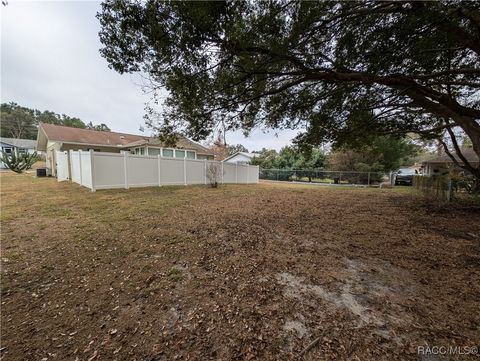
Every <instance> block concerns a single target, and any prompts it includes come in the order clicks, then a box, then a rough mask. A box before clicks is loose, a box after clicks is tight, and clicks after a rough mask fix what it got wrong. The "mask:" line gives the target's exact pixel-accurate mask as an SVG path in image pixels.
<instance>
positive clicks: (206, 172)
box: [205, 158, 207, 185]
mask: <svg viewBox="0 0 480 361" xmlns="http://www.w3.org/2000/svg"><path fill="white" fill-rule="evenodd" d="M205 185H207V158H205Z"/></svg>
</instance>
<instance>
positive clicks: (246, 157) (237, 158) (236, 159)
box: [224, 152, 258, 164]
mask: <svg viewBox="0 0 480 361" xmlns="http://www.w3.org/2000/svg"><path fill="white" fill-rule="evenodd" d="M257 156H258V154H257V153H247V152H237V153H235V154H233V155H231V156H230V157H228V158H227V159H225V160H224V162H226V163H238V164H249V163H250V162H251V161H252V159H253V158H255V157H257Z"/></svg>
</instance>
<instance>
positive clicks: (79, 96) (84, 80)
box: [0, 0, 296, 151]
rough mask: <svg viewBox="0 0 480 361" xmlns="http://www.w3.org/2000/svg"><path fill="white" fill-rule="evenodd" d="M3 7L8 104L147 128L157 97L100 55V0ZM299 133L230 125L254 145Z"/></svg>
mask: <svg viewBox="0 0 480 361" xmlns="http://www.w3.org/2000/svg"><path fill="white" fill-rule="evenodd" d="M0 8H1V9H0V11H1V31H2V34H1V101H2V103H3V102H11V101H13V102H16V103H18V104H20V105H24V106H26V107H30V108H35V109H39V110H47V109H48V110H51V111H54V112H56V113H63V114H67V115H69V116H74V117H78V118H80V119H82V120H83V121H84V122H90V121H92V122H93V123H94V124H99V123H105V124H107V125H108V126H109V127H110V128H111V129H112V130H113V131H118V132H126V133H136V134H139V128H140V126H141V125H143V118H142V117H143V114H144V105H145V102H146V101H148V99H149V98H148V96H147V95H145V94H143V92H142V89H141V85H140V84H141V80H140V78H139V77H138V76H136V75H120V74H118V73H116V72H115V71H114V70H111V69H109V68H108V66H107V62H106V61H105V60H104V59H103V58H102V57H101V56H100V53H99V51H98V50H99V49H100V47H101V44H100V41H99V38H98V31H99V29H100V25H99V22H98V20H97V19H96V17H95V14H96V13H97V11H98V10H99V9H100V2H96V1H78V2H73V1H51V2H46V1H36V2H19V1H15V0H10V1H9V4H8V5H7V6H0ZM146 132H148V131H146ZM295 134H296V132H293V131H280V132H278V134H277V133H275V132H270V133H263V132H262V131H261V130H256V131H254V132H253V133H252V134H251V135H250V137H249V138H244V137H243V135H242V134H241V133H240V132H235V133H233V132H230V133H227V142H228V143H229V144H237V143H241V144H243V145H245V146H246V147H247V148H248V149H249V150H250V151H252V150H259V149H261V148H263V147H265V148H275V149H280V148H281V147H282V146H284V145H287V144H289V143H290V141H291V139H292V138H293V137H294V136H295Z"/></svg>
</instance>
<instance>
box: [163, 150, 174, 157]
mask: <svg viewBox="0 0 480 361" xmlns="http://www.w3.org/2000/svg"><path fill="white" fill-rule="evenodd" d="M162 155H163V156H164V157H173V150H172V149H162Z"/></svg>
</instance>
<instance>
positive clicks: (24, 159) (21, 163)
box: [1, 151, 37, 173]
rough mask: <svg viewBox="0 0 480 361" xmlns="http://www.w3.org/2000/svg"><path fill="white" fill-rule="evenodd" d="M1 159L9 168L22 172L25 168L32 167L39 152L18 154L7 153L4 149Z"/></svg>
mask: <svg viewBox="0 0 480 361" xmlns="http://www.w3.org/2000/svg"><path fill="white" fill-rule="evenodd" d="M1 160H2V162H3V163H4V164H5V165H6V166H7V168H8V169H10V170H12V171H14V172H15V173H22V172H23V171H24V170H27V169H30V168H32V166H33V164H34V163H35V162H36V161H37V152H34V153H32V154H28V153H23V154H18V153H17V152H13V153H5V152H3V151H2V155H1Z"/></svg>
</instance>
